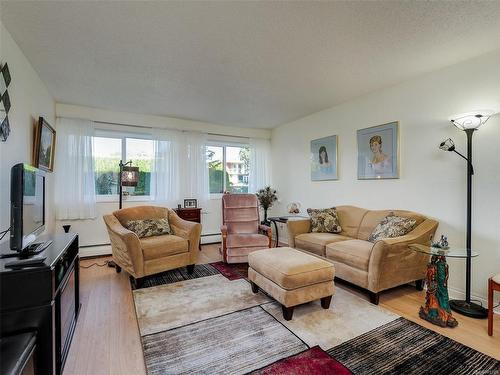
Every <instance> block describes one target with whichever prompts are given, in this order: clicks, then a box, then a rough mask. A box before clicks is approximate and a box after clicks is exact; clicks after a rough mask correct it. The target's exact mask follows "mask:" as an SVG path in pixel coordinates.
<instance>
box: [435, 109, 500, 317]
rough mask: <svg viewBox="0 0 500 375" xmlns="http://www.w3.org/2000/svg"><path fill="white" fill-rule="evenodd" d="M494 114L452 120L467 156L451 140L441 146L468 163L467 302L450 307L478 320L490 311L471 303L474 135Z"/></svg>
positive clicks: (480, 113) (479, 113)
mask: <svg viewBox="0 0 500 375" xmlns="http://www.w3.org/2000/svg"><path fill="white" fill-rule="evenodd" d="M493 114H494V111H491V110H481V111H475V112H469V113H464V114H461V115H457V116H454V117H453V118H452V119H451V120H450V121H451V122H452V124H453V125H455V126H456V127H457V128H458V129H460V130H463V131H465V134H466V136H467V156H464V155H462V154H461V153H460V152H458V151H457V150H456V148H455V144H454V142H453V140H451V139H450V138H448V139H447V140H445V141H443V142H441V143H440V145H439V148H440V149H441V150H443V151H452V152H455V153H456V154H457V155H459V156H460V157H461V158H463V159H465V161H466V162H467V229H466V245H465V246H466V249H467V252H468V254H469V256H468V257H467V258H466V273H465V300H452V301H450V306H451V308H452V310H454V311H456V312H458V313H460V314H463V315H466V316H469V317H471V318H478V319H484V318H486V317H487V315H488V311H487V310H486V309H485V308H484V307H482V306H480V305H478V304H477V303H474V302H472V301H471V269H472V259H471V257H470V253H471V247H472V175H473V174H474V168H473V166H472V135H473V134H474V132H475V131H476V130H478V129H479V127H481V126H482V125H484V124H485V123H486V121H488V119H489V118H490V117H491V116H492V115H493Z"/></svg>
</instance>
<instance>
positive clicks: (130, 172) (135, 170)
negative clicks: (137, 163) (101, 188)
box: [122, 166, 139, 186]
mask: <svg viewBox="0 0 500 375" xmlns="http://www.w3.org/2000/svg"><path fill="white" fill-rule="evenodd" d="M138 182H139V167H129V166H125V167H123V170H122V186H137V183H138Z"/></svg>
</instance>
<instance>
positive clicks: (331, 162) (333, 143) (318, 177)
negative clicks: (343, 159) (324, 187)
mask: <svg viewBox="0 0 500 375" xmlns="http://www.w3.org/2000/svg"><path fill="white" fill-rule="evenodd" d="M337 146H338V144H337V136H336V135H331V136H329V137H324V138H319V139H314V140H312V141H311V180H312V181H326V180H337V179H338V168H337Z"/></svg>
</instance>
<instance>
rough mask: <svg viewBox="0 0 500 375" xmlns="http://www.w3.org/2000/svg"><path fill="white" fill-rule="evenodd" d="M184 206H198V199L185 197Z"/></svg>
mask: <svg viewBox="0 0 500 375" xmlns="http://www.w3.org/2000/svg"><path fill="white" fill-rule="evenodd" d="M184 208H198V201H197V200H196V199H194V198H193V199H184Z"/></svg>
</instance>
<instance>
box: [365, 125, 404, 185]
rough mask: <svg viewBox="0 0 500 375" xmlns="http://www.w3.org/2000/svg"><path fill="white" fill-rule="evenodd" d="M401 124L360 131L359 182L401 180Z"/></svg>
mask: <svg viewBox="0 0 500 375" xmlns="http://www.w3.org/2000/svg"><path fill="white" fill-rule="evenodd" d="M398 127H399V122H397V121H394V122H389V123H387V124H383V125H378V126H373V127H371V128H366V129H360V130H358V134H357V138H358V180H372V179H376V180H379V179H387V178H399V134H398V133H399V132H398Z"/></svg>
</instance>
